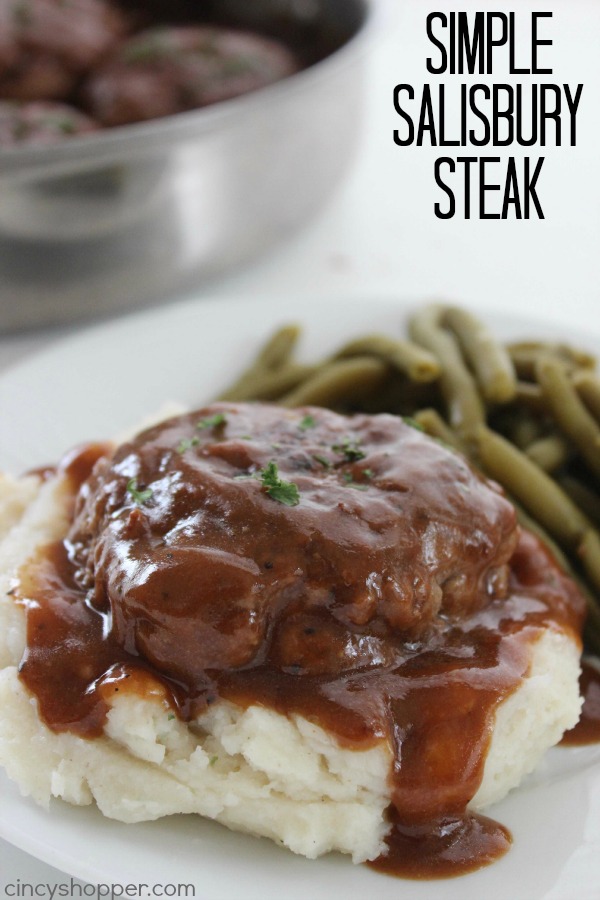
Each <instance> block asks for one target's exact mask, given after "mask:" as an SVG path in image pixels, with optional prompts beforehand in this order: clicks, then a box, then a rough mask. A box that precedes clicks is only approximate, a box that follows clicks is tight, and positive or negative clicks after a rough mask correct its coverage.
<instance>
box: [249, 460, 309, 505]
mask: <svg viewBox="0 0 600 900" xmlns="http://www.w3.org/2000/svg"><path fill="white" fill-rule="evenodd" d="M258 475H259V476H260V479H261V482H262V486H263V487H264V489H265V491H266V492H267V494H268V495H269V497H271V499H272V500H277V502H278V503H283V504H284V505H285V506H298V504H299V503H300V491H299V490H298V485H296V484H294V482H293V481H283V480H282V479H281V478H280V477H279V471H278V469H277V463H276V462H274V461H273V460H271V461H270V462H269V463H267V465H266V466H265V468H264V469H261V470H260V472H259V473H258Z"/></svg>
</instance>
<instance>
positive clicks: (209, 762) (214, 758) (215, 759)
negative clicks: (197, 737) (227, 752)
mask: <svg viewBox="0 0 600 900" xmlns="http://www.w3.org/2000/svg"><path fill="white" fill-rule="evenodd" d="M218 759H219V757H218V756H211V758H210V759H209V761H208V764H209V766H214V764H215V763H216V762H217V760H218Z"/></svg>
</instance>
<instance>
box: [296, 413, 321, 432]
mask: <svg viewBox="0 0 600 900" xmlns="http://www.w3.org/2000/svg"><path fill="white" fill-rule="evenodd" d="M316 427H317V423H316V421H315V417H314V416H304V418H303V419H302V421H301V422H300V424H299V425H298V428H299V429H300V431H308V429H309V428H316Z"/></svg>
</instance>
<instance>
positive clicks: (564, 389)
mask: <svg viewBox="0 0 600 900" xmlns="http://www.w3.org/2000/svg"><path fill="white" fill-rule="evenodd" d="M536 376H537V380H538V382H539V384H540V387H541V389H542V393H543V395H544V399H545V400H546V403H547V404H548V407H549V409H550V410H551V411H552V415H553V417H554V420H555V421H556V424H557V425H558V427H559V428H560V430H561V431H563V432H564V434H566V435H567V437H568V438H569V439H570V440H572V441H573V443H574V444H575V446H576V447H577V449H578V450H579V452H580V453H581V455H582V457H583V458H584V460H585V461H586V463H587V465H588V466H589V467H590V469H591V471H592V472H593V473H594V474H595V475H596V476H597V477H598V478H600V425H598V423H597V422H596V420H595V419H594V418H593V416H592V415H590V413H589V412H588V410H587V408H586V407H585V405H584V403H583V401H582V400H581V399H580V397H579V394H578V393H577V391H576V390H575V388H574V386H573V383H572V381H571V380H570V378H569V376H568V375H567V373H566V371H565V369H564V366H563V365H562V364H561V363H559V362H556V361H555V360H553V359H550V358H549V357H542V358H540V359H539V360H538V362H537V365H536Z"/></svg>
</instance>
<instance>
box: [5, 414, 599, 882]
mask: <svg viewBox="0 0 600 900" xmlns="http://www.w3.org/2000/svg"><path fill="white" fill-rule="evenodd" d="M95 459H96V460H97V462H96V464H95V465H94V467H93V470H92V471H91V474H89V477H87V478H86V477H85V475H86V469H87V470H88V471H89V468H90V466H91V465H92V464H93V462H94V460H95ZM64 469H65V471H66V472H67V474H70V477H71V479H72V483H73V492H74V494H75V493H76V492H77V490H78V489H79V491H78V494H77V497H76V500H75V506H74V513H73V517H72V523H71V527H70V530H69V533H68V534H67V536H66V539H65V540H64V541H63V542H61V543H59V544H57V545H54V546H52V547H50V548H47V549H46V550H45V551H44V552H43V553H42V554H41V556H40V557H39V558H38V559H37V560H36V562H35V563H34V564H32V565H30V566H29V567H28V568H27V570H26V571H24V572H23V573H22V577H21V584H20V586H19V591H18V593H19V596H20V597H21V600H22V602H23V603H24V604H25V605H26V607H27V635H28V646H27V651H26V654H25V657H24V659H23V663H22V665H21V669H20V676H21V679H22V680H23V681H24V682H25V684H26V685H27V686H28V687H29V688H30V690H31V691H32V692H33V693H34V694H35V695H36V697H37V699H38V701H39V706H40V713H41V716H42V718H43V720H44V721H45V722H46V723H47V724H48V725H49V726H50V728H52V729H54V730H56V731H61V730H66V731H73V732H75V733H77V734H81V735H83V736H85V737H90V738H92V737H94V736H97V735H99V734H101V733H102V727H103V724H104V718H105V715H106V710H107V705H106V698H107V697H108V696H109V695H110V693H111V692H112V691H118V690H119V686H120V685H121V686H122V685H123V682H124V680H125V679H132V680H133V682H134V683H135V684H136V685H137V686H138V687H139V689H140V690H143V689H144V684H145V683H146V682H147V680H148V677H149V676H151V677H152V679H154V678H158V679H160V680H161V681H162V683H163V684H164V685H165V686H166V687H167V688H168V690H169V693H170V697H171V702H172V704H173V708H174V709H175V710H176V711H177V713H178V715H179V716H180V717H182V718H183V719H185V720H191V719H192V718H193V717H194V716H196V715H197V714H199V713H202V712H203V711H204V710H206V709H207V707H209V706H210V705H212V704H214V703H215V702H217V701H218V700H219V699H226V700H231V701H233V702H235V703H237V704H240V705H241V706H242V707H247V706H249V705H251V704H261V705H264V706H266V707H268V708H271V709H274V710H276V711H278V712H281V713H283V714H284V715H290V714H294V713H298V714H301V715H302V716H304V717H306V718H307V719H308V720H309V721H312V722H316V723H317V724H319V725H320V726H322V727H323V728H325V729H327V730H328V731H329V732H331V733H333V734H334V735H335V736H336V738H337V740H338V741H339V742H340V744H342V745H344V746H347V747H352V748H356V749H364V748H366V747H369V746H372V745H374V744H376V743H377V742H379V741H381V740H385V741H387V742H388V743H389V745H390V747H391V748H392V751H393V754H394V758H395V763H394V766H393V770H392V772H391V773H390V779H391V783H390V794H391V807H390V812H389V815H390V818H391V821H392V822H393V828H392V830H391V833H390V836H389V838H388V844H389V853H388V855H387V856H386V857H382V858H381V859H380V860H378V861H376V862H375V863H374V865H375V866H376V867H379V868H382V869H383V870H387V871H389V870H393V871H394V873H396V874H398V873H399V874H407V875H410V876H413V877H437V876H440V875H448V874H458V873H460V872H463V871H468V870H470V869H472V868H476V867H478V866H480V865H483V864H485V863H487V862H490V861H491V860H492V859H494V858H496V857H497V856H498V855H500V854H501V853H503V852H504V851H505V850H506V849H507V848H508V846H509V843H510V836H509V835H508V833H507V832H506V830H505V829H504V828H503V827H502V826H501V825H499V824H498V823H495V822H493V821H491V820H488V819H484V818H483V817H480V816H476V815H475V814H473V813H471V812H469V811H468V810H467V805H468V803H469V801H470V800H471V798H472V797H473V796H474V794H475V793H476V791H477V788H478V786H479V784H480V782H481V778H482V773H483V766H484V763H485V759H486V753H487V750H488V747H489V743H490V739H491V732H492V728H493V723H494V716H495V712H496V710H497V708H498V705H499V704H500V703H501V702H502V701H503V700H505V699H506V698H507V697H509V696H510V695H511V694H512V693H513V692H514V691H515V690H516V689H517V688H518V686H519V685H520V684H521V682H522V679H523V678H524V677H525V676H526V675H527V671H528V665H529V660H530V651H531V646H532V643H534V642H535V640H536V638H537V637H538V636H539V635H540V633H541V632H542V631H543V630H545V629H548V628H550V629H558V630H562V631H564V632H566V633H567V634H569V635H572V636H573V637H575V640H578V638H577V637H576V635H578V634H579V630H580V627H581V620H582V617H583V608H584V603H583V600H582V598H581V596H580V594H579V592H578V590H577V588H576V586H575V585H574V584H573V582H572V581H570V579H568V578H567V577H566V576H565V575H564V574H563V573H562V571H561V570H560V568H559V567H558V565H557V564H556V562H555V561H554V559H553V557H552V556H551V555H550V553H549V552H548V551H547V550H546V549H545V548H544V547H543V545H542V544H541V543H540V541H539V540H538V539H537V538H536V537H534V536H533V535H532V534H530V533H528V532H526V531H522V530H520V529H519V528H518V527H517V524H516V518H515V513H514V510H513V508H512V506H511V505H510V504H509V503H508V501H507V500H506V499H505V498H504V496H503V495H502V493H501V491H500V489H499V488H498V487H497V486H496V485H495V484H494V483H493V482H489V481H486V480H485V479H484V478H483V477H481V476H480V475H478V474H477V473H476V472H475V471H474V470H473V469H472V468H471V467H470V465H469V464H468V463H467V462H466V461H465V460H464V459H463V458H462V457H461V456H460V455H458V454H457V453H454V452H452V451H450V450H448V449H447V448H445V447H444V446H442V445H441V444H440V443H439V442H437V441H435V440H433V439H431V438H428V437H427V436H425V435H424V434H422V433H421V432H420V431H418V430H417V429H415V428H413V427H411V426H410V425H409V424H407V423H405V422H403V421H402V419H401V418H399V417H396V416H390V415H378V416H371V415H364V414H361V415H356V416H342V415H338V414H336V413H332V412H329V411H327V410H323V409H318V408H303V409H296V410H283V409H281V408H278V407H274V406H268V405H261V404H225V403H220V404H216V405H213V406H211V407H207V408H205V409H202V410H199V411H197V412H194V413H190V414H186V415H184V416H180V417H177V418H175V419H171V420H169V421H167V422H164V423H162V424H160V425H157V426H155V427H154V428H151V429H149V430H148V431H146V432H144V433H142V434H141V435H140V436H138V437H137V438H135V439H134V440H133V441H131V442H129V443H127V444H124V445H123V446H121V447H120V448H118V449H117V450H116V452H115V453H114V455H112V456H110V455H104V454H103V452H102V448H99V449H98V450H96V451H94V450H93V449H92V450H88V451H87V452H86V453H84V454H83V455H81V454H80V455H79V456H77V455H76V456H75V457H74V458H71V460H70V461H69V462H68V464H66V465H65V466H64Z"/></svg>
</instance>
